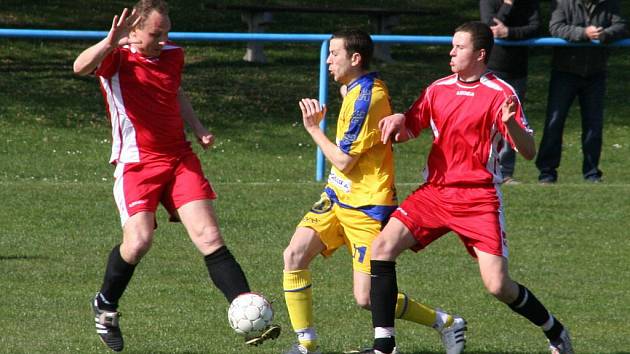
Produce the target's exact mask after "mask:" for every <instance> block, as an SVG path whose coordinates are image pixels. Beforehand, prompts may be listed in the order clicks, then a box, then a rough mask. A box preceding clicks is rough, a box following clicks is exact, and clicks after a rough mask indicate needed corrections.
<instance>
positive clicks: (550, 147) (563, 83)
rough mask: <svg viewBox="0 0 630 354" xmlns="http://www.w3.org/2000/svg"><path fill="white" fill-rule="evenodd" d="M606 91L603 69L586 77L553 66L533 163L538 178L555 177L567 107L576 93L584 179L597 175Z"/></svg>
mask: <svg viewBox="0 0 630 354" xmlns="http://www.w3.org/2000/svg"><path fill="white" fill-rule="evenodd" d="M605 94H606V72H605V71H604V72H601V73H598V74H595V75H591V76H589V77H582V76H580V75H576V74H572V73H567V72H562V71H557V70H552V71H551V79H550V81H549V96H548V99H547V118H546V119H545V128H544V130H543V136H542V141H541V142H540V149H539V151H538V157H537V158H536V167H538V170H539V171H540V175H539V176H538V179H539V180H553V181H555V180H557V178H558V171H557V169H558V167H559V166H560V155H561V153H562V133H563V131H564V123H565V121H566V118H567V114H568V112H569V108H570V107H571V104H572V103H573V100H574V99H575V97H576V96H577V97H578V100H579V103H580V113H581V115H582V153H583V155H584V160H583V163H582V174H583V175H584V178H585V179H591V178H599V177H601V176H602V171H600V170H599V168H598V166H599V158H600V155H601V152H602V132H603V128H604V96H605Z"/></svg>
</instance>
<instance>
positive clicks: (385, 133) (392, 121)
mask: <svg viewBox="0 0 630 354" xmlns="http://www.w3.org/2000/svg"><path fill="white" fill-rule="evenodd" d="M404 127H405V115H404V114H401V113H396V114H392V115H391V116H387V117H385V118H383V119H381V121H380V122H378V128H379V129H380V130H381V141H382V142H383V144H387V142H388V141H389V139H390V138H392V135H393V139H394V141H400V138H401V131H402V129H403V128H404Z"/></svg>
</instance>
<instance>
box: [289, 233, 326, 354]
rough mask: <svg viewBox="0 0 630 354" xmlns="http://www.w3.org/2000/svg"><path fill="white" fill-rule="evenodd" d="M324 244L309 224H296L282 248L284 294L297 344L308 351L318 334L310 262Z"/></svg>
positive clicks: (315, 341) (314, 347) (314, 344)
mask: <svg viewBox="0 0 630 354" xmlns="http://www.w3.org/2000/svg"><path fill="white" fill-rule="evenodd" d="M325 249H326V246H325V245H324V244H323V243H322V241H321V239H320V238H319V234H318V233H317V232H316V231H315V230H313V229H311V228H309V227H298V228H297V229H296V230H295V233H294V234H293V237H292V238H291V241H290V242H289V245H288V246H287V248H286V249H285V250H284V276H283V287H284V297H285V302H286V304H287V310H288V312H289V318H290V319H291V325H292V326H293V330H294V331H295V332H296V333H297V335H298V341H299V344H298V345H299V346H302V347H303V348H304V349H306V350H307V351H309V352H314V351H315V350H317V333H316V332H315V327H314V321H313V292H312V282H311V273H310V270H309V269H308V267H309V265H310V263H311V261H312V260H313V259H314V258H315V257H316V256H317V255H318V254H320V253H321V252H323V251H324V250H325Z"/></svg>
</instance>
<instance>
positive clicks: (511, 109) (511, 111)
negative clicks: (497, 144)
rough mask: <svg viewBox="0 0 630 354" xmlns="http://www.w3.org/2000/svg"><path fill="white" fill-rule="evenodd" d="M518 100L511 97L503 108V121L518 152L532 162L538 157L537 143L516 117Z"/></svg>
mask: <svg viewBox="0 0 630 354" xmlns="http://www.w3.org/2000/svg"><path fill="white" fill-rule="evenodd" d="M516 100H517V98H516V97H514V96H509V97H508V98H507V99H506V100H505V102H504V103H503V105H502V106H501V113H502V116H501V120H502V121H503V124H505V128H506V129H507V133H508V134H509V135H510V137H511V138H512V141H513V142H514V147H515V148H516V150H517V151H518V152H519V153H520V154H521V155H523V157H524V158H525V159H526V160H531V159H533V158H534V157H535V156H536V143H535V141H534V137H533V136H532V135H531V134H529V133H528V132H527V131H526V130H525V129H524V128H523V127H521V126H520V125H519V124H518V122H516V119H514V117H515V116H516Z"/></svg>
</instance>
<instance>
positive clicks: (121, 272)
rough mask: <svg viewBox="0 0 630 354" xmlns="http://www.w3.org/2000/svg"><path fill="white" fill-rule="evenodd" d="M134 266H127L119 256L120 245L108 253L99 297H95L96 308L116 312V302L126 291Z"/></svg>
mask: <svg viewBox="0 0 630 354" xmlns="http://www.w3.org/2000/svg"><path fill="white" fill-rule="evenodd" d="M135 269H136V265H135V264H129V263H127V262H125V260H124V259H123V258H122V256H121V255H120V245H116V247H114V248H113V249H112V251H111V252H110V253H109V259H108V261H107V269H106V270H105V277H104V279H103V285H102V286H101V291H100V295H99V296H97V301H98V307H99V308H100V309H103V310H107V311H116V309H117V308H118V300H120V297H121V296H122V294H123V293H124V292H125V289H127V285H128V284H129V281H130V280H131V276H132V275H133V271H134V270H135Z"/></svg>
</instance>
